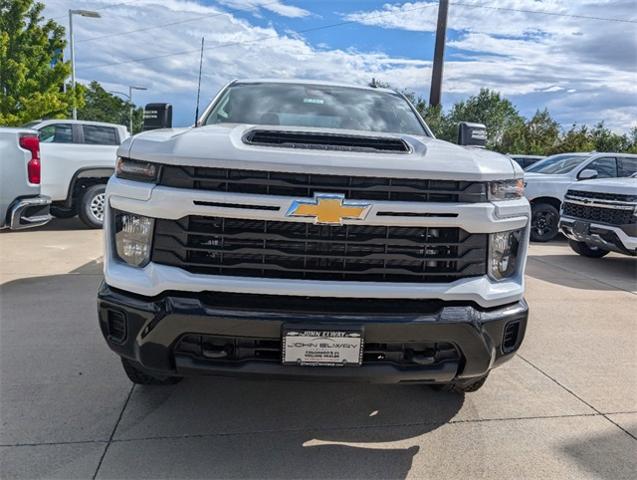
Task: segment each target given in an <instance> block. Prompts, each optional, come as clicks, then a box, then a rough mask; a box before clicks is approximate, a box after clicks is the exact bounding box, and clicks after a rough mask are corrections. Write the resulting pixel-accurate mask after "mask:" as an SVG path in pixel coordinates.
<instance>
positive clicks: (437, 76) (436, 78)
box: [429, 0, 449, 107]
mask: <svg viewBox="0 0 637 480" xmlns="http://www.w3.org/2000/svg"><path fill="white" fill-rule="evenodd" d="M448 11H449V0H440V3H439V4H438V25H437V26H436V46H435V47H434V64H433V68H432V70H431V90H430V92H429V105H431V106H432V107H437V106H438V105H440V97H441V91H442V67H443V65H444V57H445V39H446V37H447V12H448Z"/></svg>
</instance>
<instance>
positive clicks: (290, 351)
mask: <svg viewBox="0 0 637 480" xmlns="http://www.w3.org/2000/svg"><path fill="white" fill-rule="evenodd" d="M362 343H363V337H362V333H361V332H360V331H335V330H287V331H284V333H283V363H284V364H295V365H314V366H343V365H360V364H361V357H362V352H363V350H362Z"/></svg>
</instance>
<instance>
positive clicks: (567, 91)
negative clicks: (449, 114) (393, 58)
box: [345, 0, 637, 130]
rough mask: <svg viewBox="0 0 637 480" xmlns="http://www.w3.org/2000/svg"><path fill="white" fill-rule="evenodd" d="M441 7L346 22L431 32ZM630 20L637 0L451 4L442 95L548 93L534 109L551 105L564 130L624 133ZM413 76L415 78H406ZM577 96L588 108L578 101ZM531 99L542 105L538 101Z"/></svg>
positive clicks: (394, 9)
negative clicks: (594, 127) (604, 128)
mask: <svg viewBox="0 0 637 480" xmlns="http://www.w3.org/2000/svg"><path fill="white" fill-rule="evenodd" d="M437 3H438V2H437V1H436V2H434V1H433V0H427V1H421V2H412V3H404V4H401V5H392V4H386V5H384V6H383V7H382V8H380V9H376V10H371V11H365V12H355V13H350V14H348V15H345V18H346V19H348V20H351V21H355V22H358V23H361V24H364V25H369V26H376V27H380V28H385V29H400V30H408V31H421V32H434V31H435V26H436V18H437V8H436V7H437ZM489 6H497V7H498V8H499V9H500V10H498V9H493V8H488V7H489ZM513 10H519V11H513ZM533 11H535V12H538V11H541V12H545V13H547V14H538V13H533ZM557 14H559V15H557ZM563 15H564V16H563ZM600 18H615V19H620V20H624V22H621V21H620V22H611V21H603V20H600ZM626 20H628V21H632V22H635V21H637V14H636V10H635V3H634V1H633V0H606V1H596V2H582V1H575V0H564V1H557V0H506V1H504V0H503V1H500V2H498V3H489V4H484V3H480V4H479V3H477V2H467V3H465V2H460V1H459V2H450V6H449V19H448V30H449V33H448V38H450V40H448V41H447V46H448V47H451V48H450V49H448V50H447V55H446V57H447V58H446V62H445V91H446V92H449V93H451V94H464V95H467V94H472V93H475V92H476V91H477V90H478V89H479V88H480V87H488V88H494V89H496V90H499V91H500V92H502V93H503V94H505V95H517V96H518V98H520V97H519V96H525V95H534V94H537V93H544V94H550V95H548V96H545V97H544V98H543V102H542V101H541V103H543V105H534V106H537V107H539V108H543V107H544V106H548V107H549V108H550V109H551V110H552V113H553V114H555V115H556V116H557V117H558V118H559V119H560V120H561V121H563V122H564V123H566V124H568V123H572V122H594V123H595V122H597V121H599V120H605V121H606V122H607V123H608V124H609V125H612V126H613V127H614V128H616V129H619V130H626V129H627V128H628V127H629V126H630V124H631V123H632V124H634V119H635V118H637V116H635V115H634V113H635V110H636V109H637V35H636V34H635V23H627V22H625V21H626ZM416 77H417V72H411V75H407V77H406V78H407V79H410V78H413V79H415V78H416ZM402 78H403V79H404V78H405V77H402ZM575 93H577V95H574V94H575ZM555 94H559V95H560V96H559V97H557V98H555ZM580 96H583V98H586V99H587V102H585V103H581V102H579V101H578V100H577V99H578V98H581V97H580ZM522 98H523V97H522ZM533 99H534V100H533V101H534V102H536V103H537V96H533ZM611 103H612V104H613V105H615V108H610V107H609V105H610V104H611ZM620 111H621V112H623V113H622V114H621V115H620V114H618V113H617V112H620ZM631 114H632V115H633V117H632V119H631V118H630V115H631Z"/></svg>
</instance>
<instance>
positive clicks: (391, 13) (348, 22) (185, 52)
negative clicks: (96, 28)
mask: <svg viewBox="0 0 637 480" xmlns="http://www.w3.org/2000/svg"><path fill="white" fill-rule="evenodd" d="M273 3H274V2H273ZM451 5H456V6H463V7H468V8H485V9H491V10H502V11H509V12H519V13H529V14H538V15H551V16H559V17H570V18H578V19H587V20H597V21H609V22H624V23H637V21H635V20H625V19H618V18H606V17H589V16H584V15H573V14H565V13H557V12H546V11H541V10H524V9H515V8H508V7H495V6H489V5H483V4H474V3H460V2H453V3H452V4H451ZM436 6H437V4H435V3H430V4H426V5H420V6H418V7H413V8H408V9H404V10H400V11H398V12H397V11H385V12H382V13H378V14H375V15H367V16H365V17H364V19H363V20H371V19H374V18H381V17H386V16H394V15H399V14H404V13H409V12H413V11H417V10H424V9H426V8H430V7H436ZM214 15H215V16H220V15H225V13H223V14H214ZM189 21H191V20H189ZM175 23H177V22H175ZM358 23H361V20H360V19H357V20H344V21H342V22H337V23H332V24H328V25H321V26H318V27H311V28H307V29H303V30H297V31H294V32H292V33H295V34H297V35H300V34H304V33H312V32H315V31H319V30H326V29H330V28H337V27H342V26H345V25H352V24H358ZM278 36H279V34H278V33H277V34H273V35H266V36H263V37H259V38H256V39H253V40H244V41H237V42H227V43H222V44H220V45H215V46H212V47H207V48H205V50H206V51H207V50H216V49H219V48H226V47H233V46H239V45H245V44H250V43H256V42H262V41H264V40H270V39H273V38H277V37H278ZM199 51H200V49H198V48H197V49H193V50H182V51H179V52H171V53H166V54H162V55H153V56H150V57H143V58H136V59H131V60H123V61H118V62H110V63H103V64H98V65H88V66H87V67H86V68H85V70H91V69H96V68H103V67H111V66H116V65H125V64H128V63H144V62H147V61H150V60H156V59H160V58H168V57H174V56H178V55H189V54H192V53H198V52H199Z"/></svg>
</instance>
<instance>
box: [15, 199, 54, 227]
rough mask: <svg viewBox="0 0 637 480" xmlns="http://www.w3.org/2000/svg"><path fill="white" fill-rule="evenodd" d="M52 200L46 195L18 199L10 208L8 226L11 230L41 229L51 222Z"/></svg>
mask: <svg viewBox="0 0 637 480" xmlns="http://www.w3.org/2000/svg"><path fill="white" fill-rule="evenodd" d="M50 207H51V199H50V198H49V197H46V196H44V195H38V196H37V197H26V198H18V199H16V200H15V201H14V202H13V203H12V204H11V206H10V207H9V214H8V219H9V221H8V222H7V223H8V226H9V228H10V229H11V230H21V229H23V228H31V227H39V226H41V225H44V224H45V223H47V222H48V221H49V220H51V214H50V213H49V210H50Z"/></svg>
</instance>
